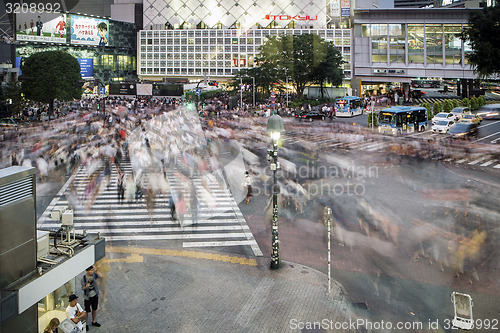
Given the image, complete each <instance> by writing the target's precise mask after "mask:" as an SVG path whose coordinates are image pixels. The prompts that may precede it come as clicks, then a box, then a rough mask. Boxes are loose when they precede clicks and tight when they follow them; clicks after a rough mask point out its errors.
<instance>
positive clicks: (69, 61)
mask: <svg viewBox="0 0 500 333" xmlns="http://www.w3.org/2000/svg"><path fill="white" fill-rule="evenodd" d="M21 70H22V72H23V75H22V77H23V78H24V79H23V83H22V92H23V93H24V95H25V97H26V98H28V99H30V100H33V101H36V102H42V103H50V106H51V109H52V106H53V102H54V99H58V100H62V101H68V100H72V99H75V98H80V97H81V95H82V88H81V85H79V84H78V83H79V82H81V80H82V77H81V74H80V65H79V64H78V60H76V58H75V57H73V56H72V55H70V54H68V53H66V52H62V51H46V52H39V53H35V54H33V55H32V56H30V57H29V58H27V59H26V60H25V61H24V64H23V65H22V66H21Z"/></svg>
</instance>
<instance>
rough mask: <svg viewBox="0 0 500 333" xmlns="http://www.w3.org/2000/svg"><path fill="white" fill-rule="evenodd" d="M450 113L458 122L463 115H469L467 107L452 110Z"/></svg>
mask: <svg viewBox="0 0 500 333" xmlns="http://www.w3.org/2000/svg"><path fill="white" fill-rule="evenodd" d="M450 113H451V114H453V115H454V116H455V120H460V118H462V117H463V116H464V115H465V114H468V113H470V110H469V108H468V107H464V106H461V107H458V108H454V109H453V110H451V112H450Z"/></svg>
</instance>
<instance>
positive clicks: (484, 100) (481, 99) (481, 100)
mask: <svg viewBox="0 0 500 333" xmlns="http://www.w3.org/2000/svg"><path fill="white" fill-rule="evenodd" d="M477 100H478V101H479V107H481V106H483V105H486V98H484V96H479V98H478V99H477Z"/></svg>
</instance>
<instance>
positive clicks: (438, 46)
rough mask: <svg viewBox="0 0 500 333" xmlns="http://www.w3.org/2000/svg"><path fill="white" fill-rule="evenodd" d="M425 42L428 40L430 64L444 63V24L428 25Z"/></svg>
mask: <svg viewBox="0 0 500 333" xmlns="http://www.w3.org/2000/svg"><path fill="white" fill-rule="evenodd" d="M425 40H426V43H427V44H426V52H427V55H426V58H427V63H428V64H442V63H443V25H442V24H426V25H425Z"/></svg>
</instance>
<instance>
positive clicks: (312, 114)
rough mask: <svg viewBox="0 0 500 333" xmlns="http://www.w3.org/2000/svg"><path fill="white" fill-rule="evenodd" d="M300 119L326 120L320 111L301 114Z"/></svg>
mask: <svg viewBox="0 0 500 333" xmlns="http://www.w3.org/2000/svg"><path fill="white" fill-rule="evenodd" d="M300 119H303V120H309V121H313V119H321V120H324V119H325V115H324V114H322V113H321V112H319V111H314V110H313V111H309V112H304V113H301V114H300Z"/></svg>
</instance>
